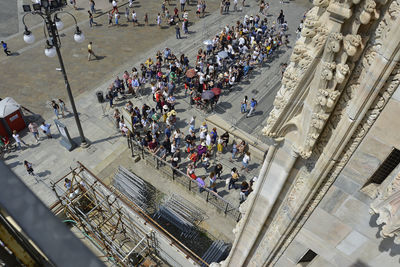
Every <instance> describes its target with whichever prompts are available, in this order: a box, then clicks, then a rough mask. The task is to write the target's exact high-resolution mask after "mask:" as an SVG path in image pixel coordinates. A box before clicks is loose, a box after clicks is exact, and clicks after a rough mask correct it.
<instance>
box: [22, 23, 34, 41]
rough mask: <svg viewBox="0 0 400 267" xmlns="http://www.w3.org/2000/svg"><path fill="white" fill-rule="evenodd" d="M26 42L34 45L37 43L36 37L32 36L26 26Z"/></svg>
mask: <svg viewBox="0 0 400 267" xmlns="http://www.w3.org/2000/svg"><path fill="white" fill-rule="evenodd" d="M24 41H25V43H27V44H33V43H34V42H35V36H34V35H33V34H32V32H31V31H29V30H28V28H27V27H26V26H25V31H24Z"/></svg>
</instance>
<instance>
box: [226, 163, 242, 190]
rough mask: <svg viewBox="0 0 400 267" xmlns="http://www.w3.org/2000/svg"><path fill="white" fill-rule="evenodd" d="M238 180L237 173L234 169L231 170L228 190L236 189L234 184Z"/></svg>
mask: <svg viewBox="0 0 400 267" xmlns="http://www.w3.org/2000/svg"><path fill="white" fill-rule="evenodd" d="M238 180H239V173H238V170H237V169H236V168H232V170H231V178H230V179H229V184H228V190H231V188H232V187H233V188H234V189H238V186H237V185H236V182H237V181H238Z"/></svg>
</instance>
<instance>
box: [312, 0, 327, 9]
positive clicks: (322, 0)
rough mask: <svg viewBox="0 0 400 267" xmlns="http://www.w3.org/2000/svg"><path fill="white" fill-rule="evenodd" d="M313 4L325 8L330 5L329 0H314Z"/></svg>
mask: <svg viewBox="0 0 400 267" xmlns="http://www.w3.org/2000/svg"><path fill="white" fill-rule="evenodd" d="M313 4H314V6H318V7H322V8H325V7H327V6H329V0H314V1H313Z"/></svg>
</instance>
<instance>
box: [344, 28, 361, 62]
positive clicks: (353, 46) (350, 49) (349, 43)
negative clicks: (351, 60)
mask: <svg viewBox="0 0 400 267" xmlns="http://www.w3.org/2000/svg"><path fill="white" fill-rule="evenodd" d="M361 41H362V40H361V36H360V35H358V34H357V35H352V34H348V35H346V37H345V38H344V40H343V48H344V51H346V53H347V55H349V56H350V57H352V56H354V55H355V54H356V52H357V48H358V47H359V46H360V45H361Z"/></svg>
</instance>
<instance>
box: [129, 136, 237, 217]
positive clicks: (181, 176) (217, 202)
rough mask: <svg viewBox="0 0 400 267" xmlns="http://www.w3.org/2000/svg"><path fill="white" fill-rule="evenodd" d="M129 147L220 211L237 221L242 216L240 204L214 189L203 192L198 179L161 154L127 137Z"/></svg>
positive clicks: (204, 189)
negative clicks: (154, 152) (172, 163)
mask: <svg viewBox="0 0 400 267" xmlns="http://www.w3.org/2000/svg"><path fill="white" fill-rule="evenodd" d="M127 143H128V147H129V148H130V149H131V154H132V157H135V156H137V155H140V156H141V158H142V159H144V160H146V162H148V163H149V164H150V165H152V166H154V168H155V169H157V170H158V171H160V172H161V173H163V174H164V175H165V176H167V177H169V178H170V179H172V180H173V181H175V182H178V183H180V184H181V185H183V186H184V187H186V188H187V189H188V190H189V191H191V192H192V193H194V194H196V195H197V196H199V197H201V198H202V199H204V200H205V201H206V202H208V203H210V204H212V205H213V206H214V207H215V208H216V209H217V210H218V211H219V212H222V213H224V214H225V215H228V216H230V217H231V218H233V219H235V220H236V221H237V222H238V221H239V220H240V218H241V213H240V211H239V206H236V205H234V204H232V203H230V202H229V201H227V200H225V199H224V198H222V197H221V196H219V195H218V194H217V193H215V192H214V191H212V190H210V189H209V188H207V187H204V188H203V190H202V192H200V191H199V190H198V188H199V186H198V183H197V181H196V180H193V179H192V178H191V177H189V176H188V175H187V174H186V173H184V172H182V171H181V170H180V169H179V167H178V168H175V167H173V166H172V165H171V163H169V162H168V161H166V160H164V159H162V158H160V157H159V156H157V155H155V154H153V153H151V152H150V151H149V150H148V149H147V148H145V147H143V146H142V145H140V144H139V143H138V142H137V141H136V140H134V139H133V138H130V137H128V138H127Z"/></svg>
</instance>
